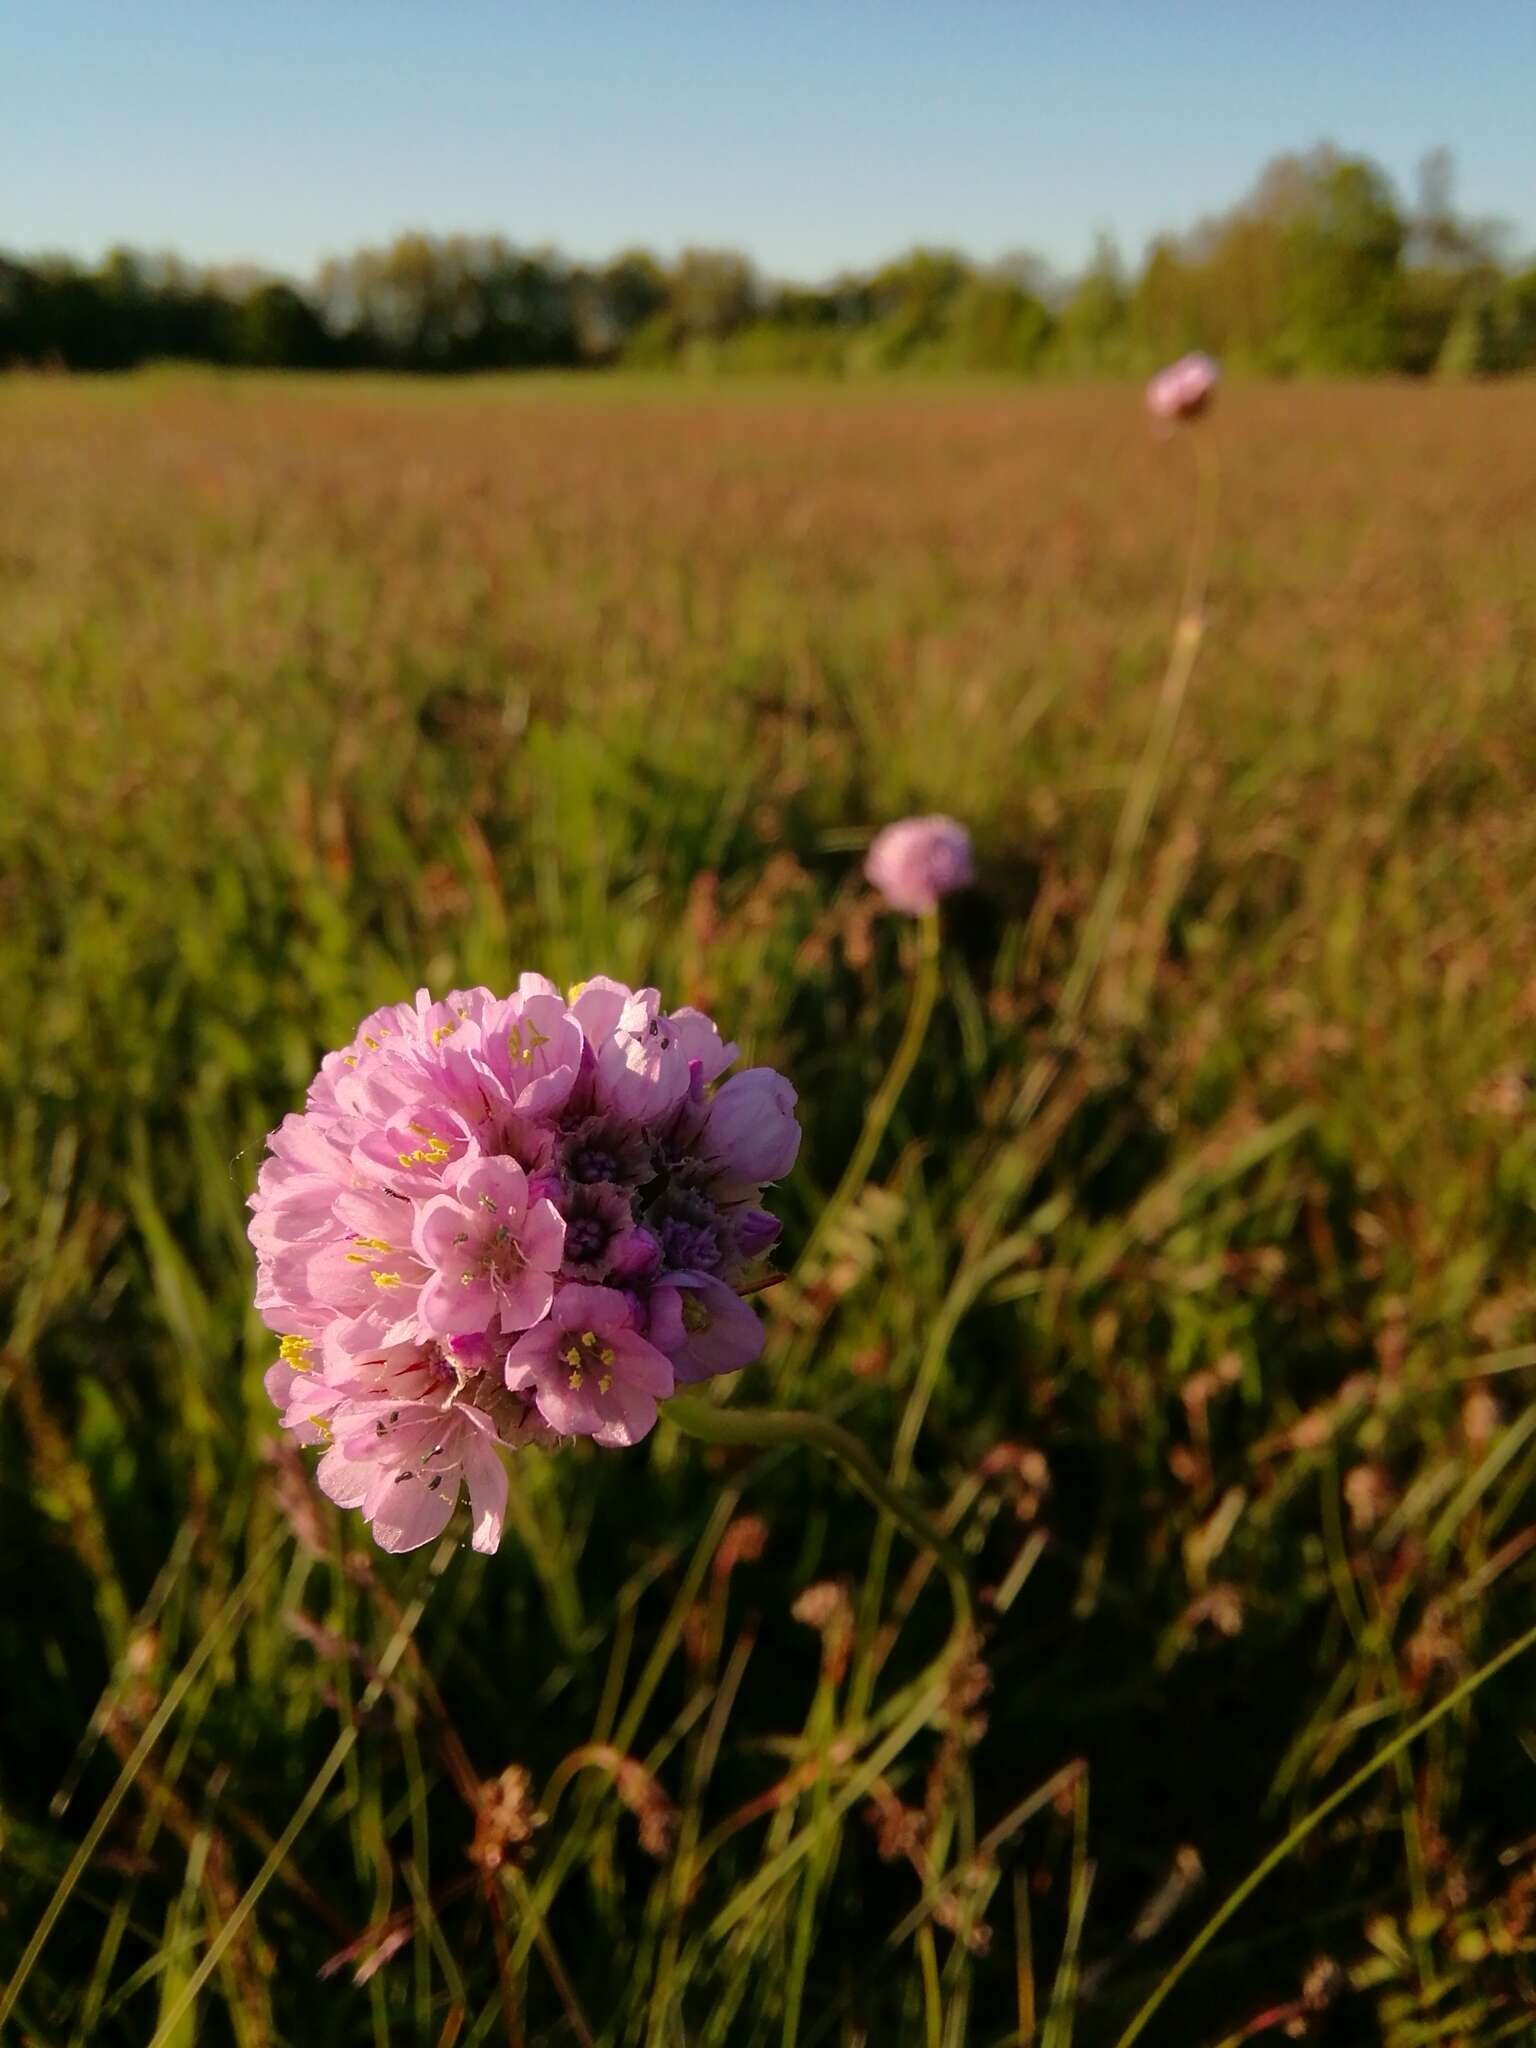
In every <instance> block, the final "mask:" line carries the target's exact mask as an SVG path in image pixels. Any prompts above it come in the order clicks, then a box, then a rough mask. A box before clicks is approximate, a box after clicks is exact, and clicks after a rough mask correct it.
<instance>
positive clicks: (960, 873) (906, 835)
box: [864, 813, 976, 917]
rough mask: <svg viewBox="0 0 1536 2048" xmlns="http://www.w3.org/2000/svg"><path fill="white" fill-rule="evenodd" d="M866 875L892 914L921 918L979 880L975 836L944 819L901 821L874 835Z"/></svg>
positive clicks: (937, 817) (865, 865)
mask: <svg viewBox="0 0 1536 2048" xmlns="http://www.w3.org/2000/svg"><path fill="white" fill-rule="evenodd" d="M864 873H865V874H866V876H867V877H868V878H869V880H870V881H871V882H872V883H873V884H874V886H875V887H876V888H877V889H878V890H879V891H880V894H881V895H882V896H883V897H884V898H885V900H886V902H887V903H889V904H890V906H891V908H892V909H893V910H901V911H905V912H906V914H907V915H908V916H909V917H921V916H922V915H923V914H924V913H925V912H926V911H930V910H932V909H934V908H935V907H936V906H937V904H938V901H939V898H940V897H941V896H948V895H949V894H950V892H951V891H952V890H954V889H965V888H968V887H969V886H970V884H971V883H972V882H973V881H974V880H975V879H976V873H975V866H974V862H973V858H972V854H971V835H970V833H969V832H967V831H966V829H965V827H964V826H963V825H961V824H958V823H957V822H956V820H955V819H953V818H946V817H944V816H943V815H942V814H940V813H935V814H934V815H932V816H931V817H926V818H901V819H899V820H898V821H897V822H896V823H895V824H894V825H887V826H886V827H885V828H884V830H883V831H880V832H877V833H876V834H875V836H874V839H873V840H872V841H871V842H870V848H869V853H868V855H867V856H866V858H865V861H864Z"/></svg>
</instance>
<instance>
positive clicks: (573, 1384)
mask: <svg viewBox="0 0 1536 2048" xmlns="http://www.w3.org/2000/svg"><path fill="white" fill-rule="evenodd" d="M566 1384H567V1385H568V1386H569V1387H570V1390H571V1392H572V1393H573V1394H579V1393H580V1392H581V1367H580V1366H579V1365H573V1366H572V1367H571V1377H570V1379H569V1380H568V1381H567V1382H566Z"/></svg>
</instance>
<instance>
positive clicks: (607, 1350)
mask: <svg viewBox="0 0 1536 2048" xmlns="http://www.w3.org/2000/svg"><path fill="white" fill-rule="evenodd" d="M597 1355H598V1357H599V1358H600V1359H601V1360H602V1362H603V1364H604V1365H612V1364H613V1359H614V1352H613V1346H612V1345H611V1344H605V1345H604V1346H603V1348H602V1350H601V1351H599V1352H598V1354H597Z"/></svg>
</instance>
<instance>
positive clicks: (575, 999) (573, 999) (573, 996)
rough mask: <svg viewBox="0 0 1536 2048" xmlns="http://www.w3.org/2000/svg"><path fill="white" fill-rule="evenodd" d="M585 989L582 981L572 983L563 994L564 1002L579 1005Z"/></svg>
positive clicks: (585, 985)
mask: <svg viewBox="0 0 1536 2048" xmlns="http://www.w3.org/2000/svg"><path fill="white" fill-rule="evenodd" d="M586 987H587V984H586V983H585V982H584V981H573V982H572V983H571V985H570V987H569V988H568V989H567V990H566V992H565V1000H566V1001H567V1002H568V1003H579V1002H580V1001H581V999H582V996H583V995H584V994H585V992H586Z"/></svg>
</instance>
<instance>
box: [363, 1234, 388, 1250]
mask: <svg viewBox="0 0 1536 2048" xmlns="http://www.w3.org/2000/svg"><path fill="white" fill-rule="evenodd" d="M356 1242H357V1243H358V1244H361V1245H366V1246H367V1247H368V1249H369V1251H371V1252H392V1251H393V1250H394V1246H393V1245H392V1244H386V1243H385V1242H384V1240H383V1238H382V1237H360V1238H358V1239H357V1240H356Z"/></svg>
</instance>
